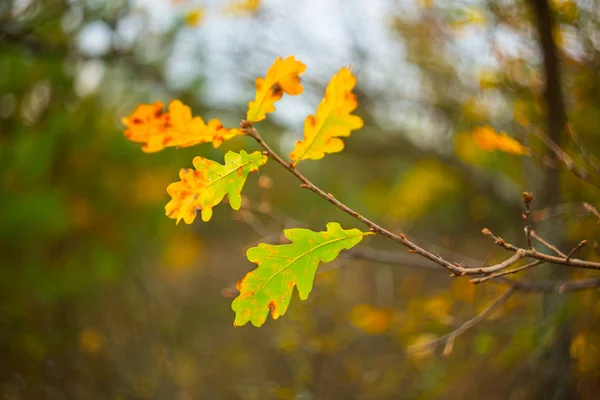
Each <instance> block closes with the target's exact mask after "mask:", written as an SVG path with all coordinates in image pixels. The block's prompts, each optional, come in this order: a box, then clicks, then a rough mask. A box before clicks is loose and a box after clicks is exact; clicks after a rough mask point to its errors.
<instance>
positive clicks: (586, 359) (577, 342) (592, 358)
mask: <svg viewBox="0 0 600 400" xmlns="http://www.w3.org/2000/svg"><path fill="white" fill-rule="evenodd" d="M598 350H599V349H598V346H596V345H595V344H594V342H593V340H590V338H589V337H588V335H586V334H584V333H578V334H577V335H575V336H574V337H573V339H572V340H571V347H570V353H571V357H572V358H573V359H574V360H575V361H576V364H577V368H578V369H579V370H581V371H594V370H597V367H598V361H600V360H599V358H600V357H599V356H600V352H599V351H598Z"/></svg>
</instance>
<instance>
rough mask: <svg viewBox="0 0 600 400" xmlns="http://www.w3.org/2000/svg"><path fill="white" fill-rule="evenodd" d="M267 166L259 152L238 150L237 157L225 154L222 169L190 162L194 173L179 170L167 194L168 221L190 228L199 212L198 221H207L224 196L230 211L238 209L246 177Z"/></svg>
mask: <svg viewBox="0 0 600 400" xmlns="http://www.w3.org/2000/svg"><path fill="white" fill-rule="evenodd" d="M266 162H267V156H264V155H262V153H261V152H260V151H255V152H254V153H252V154H248V153H246V152H245V151H244V150H242V151H241V152H240V153H239V154H238V153H234V152H233V151H230V152H228V153H227V154H225V165H221V164H219V163H218V162H216V161H212V160H209V159H206V158H203V157H195V158H194V160H193V164H194V167H195V168H196V170H195V171H193V170H190V169H189V168H182V169H181V171H179V177H180V178H181V180H180V181H179V182H174V183H171V184H170V185H169V186H168V187H167V193H169V195H170V196H171V198H172V199H171V201H170V202H169V203H168V204H167V205H166V206H165V211H166V214H167V216H168V217H169V218H173V219H176V220H177V223H179V221H180V220H181V219H183V220H184V221H185V223H186V224H191V223H192V222H193V221H194V219H195V218H196V213H197V211H198V210H201V214H202V220H203V221H205V222H206V221H209V220H210V218H211V217H212V208H213V207H214V206H216V205H217V204H219V203H220V202H221V200H223V198H224V197H225V195H227V196H228V198H229V204H230V205H231V208H233V209H234V210H239V209H240V206H241V205H242V196H241V191H242V188H243V186H244V183H245V182H246V178H247V177H248V173H250V172H256V171H258V168H259V167H260V166H261V165H264V164H265V163H266Z"/></svg>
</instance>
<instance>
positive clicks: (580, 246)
mask: <svg viewBox="0 0 600 400" xmlns="http://www.w3.org/2000/svg"><path fill="white" fill-rule="evenodd" d="M586 244H587V240H582V241H581V242H579V243H577V246H575V247H573V250H571V251H570V252H569V254H567V260H569V259H570V258H571V256H572V255H573V254H575V253H576V252H578V251H579V250H581V248H583V247H584V246H585V245H586Z"/></svg>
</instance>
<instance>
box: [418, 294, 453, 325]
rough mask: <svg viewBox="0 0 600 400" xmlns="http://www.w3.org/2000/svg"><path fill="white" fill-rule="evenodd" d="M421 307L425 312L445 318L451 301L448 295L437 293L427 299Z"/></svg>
mask: <svg viewBox="0 0 600 400" xmlns="http://www.w3.org/2000/svg"><path fill="white" fill-rule="evenodd" d="M423 308H424V310H425V312H426V313H427V314H429V315H431V316H433V317H435V318H437V319H440V320H443V319H446V317H447V316H448V313H449V312H450V308H452V301H451V300H450V299H449V298H448V296H446V295H444V294H439V295H437V296H435V297H432V298H430V299H428V300H427V301H426V302H425V304H424V306H423Z"/></svg>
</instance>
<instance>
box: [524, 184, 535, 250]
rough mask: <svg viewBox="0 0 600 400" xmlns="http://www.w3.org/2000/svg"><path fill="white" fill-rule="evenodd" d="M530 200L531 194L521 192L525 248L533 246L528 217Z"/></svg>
mask: <svg viewBox="0 0 600 400" xmlns="http://www.w3.org/2000/svg"><path fill="white" fill-rule="evenodd" d="M532 201H533V195H532V194H531V193H528V192H523V204H524V205H525V214H523V219H524V220H525V239H526V240H527V248H529V249H532V248H533V246H532V245H531V222H530V218H529V214H530V213H531V202H532Z"/></svg>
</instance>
